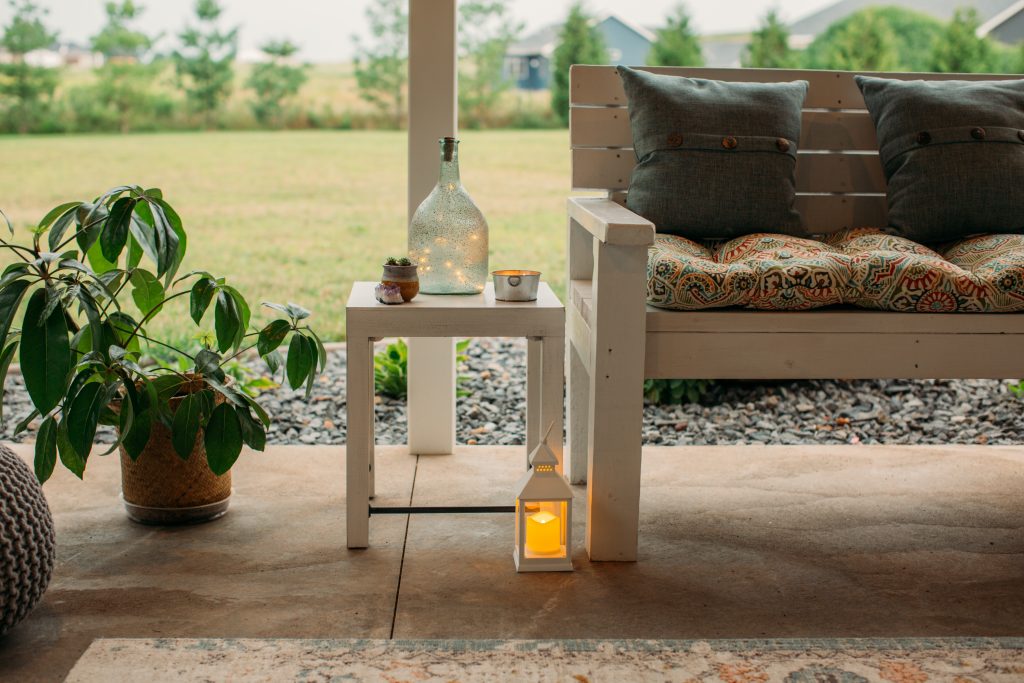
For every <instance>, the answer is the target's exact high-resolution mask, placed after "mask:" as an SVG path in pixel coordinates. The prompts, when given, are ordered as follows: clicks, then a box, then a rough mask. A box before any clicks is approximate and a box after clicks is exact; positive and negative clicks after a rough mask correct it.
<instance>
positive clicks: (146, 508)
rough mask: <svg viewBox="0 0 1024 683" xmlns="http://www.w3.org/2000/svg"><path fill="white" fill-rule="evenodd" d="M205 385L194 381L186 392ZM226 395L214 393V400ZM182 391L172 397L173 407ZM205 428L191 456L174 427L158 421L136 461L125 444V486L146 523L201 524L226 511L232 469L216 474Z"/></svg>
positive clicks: (135, 514)
mask: <svg viewBox="0 0 1024 683" xmlns="http://www.w3.org/2000/svg"><path fill="white" fill-rule="evenodd" d="M202 388H203V385H202V383H200V382H193V383H192V384H190V385H187V386H186V387H185V390H184V393H191V392H193V391H198V390H200V389H202ZM223 402H224V397H223V396H222V395H221V394H215V403H216V404H218V405H219V404H221V403H223ZM180 403H181V398H180V397H175V398H172V399H171V400H170V408H171V412H172V413H173V412H174V411H175V410H177V408H178V405H179V404H180ZM203 437H204V434H203V430H201V429H200V430H199V434H198V436H197V437H196V443H195V446H193V448H192V454H191V456H189V458H188V460H183V459H182V458H180V457H178V454H177V453H176V452H175V451H174V446H173V445H172V444H171V430H169V429H168V428H167V427H165V426H164V425H163V423H161V422H160V421H159V420H154V421H153V426H152V431H151V432H150V435H149V442H148V443H147V444H146V447H145V448H144V449H143V451H142V453H140V454H139V457H138V458H136V459H135V460H134V461H133V460H132V459H131V458H129V457H128V454H127V453H126V452H125V450H124V448H121V449H120V450H121V492H122V496H123V498H124V506H125V509H126V510H127V511H128V516H129V517H130V518H131V519H132V520H134V521H136V522H141V523H143V524H196V523H199V522H208V521H210V520H213V519H217V518H218V517H221V516H223V515H224V513H226V512H227V510H228V503H229V502H230V499H231V472H230V471H229V472H226V473H225V474H223V475H221V476H217V475H216V474H214V473H213V471H212V470H211V469H210V466H209V465H208V464H207V463H206V447H205V446H204V445H203Z"/></svg>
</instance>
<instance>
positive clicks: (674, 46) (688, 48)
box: [647, 3, 704, 66]
mask: <svg viewBox="0 0 1024 683" xmlns="http://www.w3.org/2000/svg"><path fill="white" fill-rule="evenodd" d="M655 34H656V35H657V38H656V39H655V41H654V43H652V44H651V51H650V54H648V55H647V62H648V63H649V64H650V65H651V66H703V65H704V55H703V53H702V52H701V48H700V38H698V37H697V34H696V33H695V32H694V30H693V28H692V27H691V26H690V13H689V12H688V11H687V10H686V5H684V4H682V3H679V4H678V5H676V6H675V7H674V8H673V9H672V13H671V14H669V16H668V18H667V19H666V22H665V27H664V28H659V29H658V30H657V31H655Z"/></svg>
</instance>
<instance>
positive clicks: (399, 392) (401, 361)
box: [373, 339, 469, 399]
mask: <svg viewBox="0 0 1024 683" xmlns="http://www.w3.org/2000/svg"><path fill="white" fill-rule="evenodd" d="M467 348H469V340H468V339H463V340H462V341H460V342H459V343H458V344H456V345H455V353H456V356H455V360H456V361H457V362H460V363H461V362H463V361H465V360H466V358H467V356H466V349H467ZM464 379H466V378H465V377H461V376H460V377H459V378H458V380H459V381H460V382H461V381H463V380H464ZM373 384H374V388H375V389H376V391H377V393H378V394H381V395H383V396H390V397H391V398H399V399H401V398H406V397H408V395H409V347H407V346H406V344H405V340H404V339H398V340H396V341H395V343H393V344H388V346H387V348H386V349H384V350H383V351H380V352H378V353H377V354H375V355H374V357H373ZM468 394H469V392H468V391H464V390H461V389H460V390H458V391H456V392H455V395H456V396H467V395H468Z"/></svg>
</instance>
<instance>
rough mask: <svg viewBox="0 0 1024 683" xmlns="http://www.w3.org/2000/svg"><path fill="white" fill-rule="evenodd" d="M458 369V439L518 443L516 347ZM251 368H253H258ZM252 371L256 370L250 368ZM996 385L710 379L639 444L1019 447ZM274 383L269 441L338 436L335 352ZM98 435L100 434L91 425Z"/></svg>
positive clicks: (520, 352)
mask: <svg viewBox="0 0 1024 683" xmlns="http://www.w3.org/2000/svg"><path fill="white" fill-rule="evenodd" d="M467 356H468V357H467V359H466V361H465V363H463V364H462V365H460V368H459V374H460V375H464V376H466V379H465V380H464V381H462V382H460V384H459V386H460V388H461V389H463V390H465V391H467V392H469V395H468V396H465V397H461V398H459V399H458V401H457V412H458V441H459V443H466V444H521V443H523V433H524V431H525V422H526V384H525V382H526V345H525V343H524V342H523V341H522V340H505V339H477V340H474V342H473V343H472V344H471V345H470V347H469V349H468V351H467ZM259 365H262V364H261V363H260V364H259ZM254 367H257V366H256V365H254ZM1008 383H1009V382H1007V381H1001V380H912V381H911V380H857V381H844V380H812V381H795V382H790V381H786V382H736V381H729V382H718V383H716V384H715V385H713V387H712V388H711V391H710V392H709V393H708V394H707V395H706V396H705V397H704V399H703V400H702V401H701V403H700V404H685V405H681V406H655V405H650V404H648V405H646V406H645V407H644V431H643V439H644V443H645V444H657V445H664V446H672V445H686V444H693V445H706V444H708V445H711V444H807V443H867V444H869V443H892V444H949V443H959V444H979V443H980V444H984V443H987V444H1020V443H1024V419H1022V418H1024V400H1022V399H1018V398H1017V397H1016V396H1014V395H1013V394H1012V393H1011V392H1010V391H1009V390H1008V389H1007V384H1008ZM302 396H303V395H302V393H301V392H297V391H292V390H290V389H287V388H284V387H281V388H278V389H274V390H271V391H268V392H266V393H265V394H264V396H263V397H262V398H261V401H263V402H264V405H265V406H266V407H267V409H268V411H269V412H270V414H271V415H272V416H273V417H274V418H275V422H274V423H273V425H272V426H271V428H270V430H269V433H268V442H269V443H278V444H283V443H301V444H341V443H344V441H345V400H344V397H345V353H344V351H334V352H331V353H330V354H329V361H328V367H327V372H326V374H325V375H324V376H322V377H321V378H320V379H319V380H318V381H317V382H316V384H315V386H314V389H313V394H312V396H311V397H310V400H309V402H308V403H307V402H306V401H305V400H303V397H302ZM30 410H31V405H30V403H29V401H28V396H27V394H25V391H24V384H23V382H22V379H21V377H20V375H17V374H15V373H12V374H11V375H10V376H9V377H8V378H7V386H6V393H5V395H4V422H3V423H2V428H0V439H4V440H8V441H23V440H26V439H33V438H34V437H35V434H34V431H35V428H36V427H37V425H33V426H32V427H30V429H29V431H28V432H26V433H23V434H21V435H19V436H18V437H12V432H13V431H14V427H15V425H16V424H17V422H18V421H19V420H21V419H22V418H23V417H24V416H25V415H27V414H28V413H29V411H30ZM376 416H377V443H380V444H401V443H405V441H406V411H405V401H404V400H395V399H391V398H387V397H378V398H377V404H376ZM98 439H99V440H101V441H110V440H111V439H112V436H111V434H110V433H109V431H101V433H100V434H99V435H98Z"/></svg>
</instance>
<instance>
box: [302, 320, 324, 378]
mask: <svg viewBox="0 0 1024 683" xmlns="http://www.w3.org/2000/svg"><path fill="white" fill-rule="evenodd" d="M306 331H307V332H309V334H310V335H312V338H313V339H314V340H315V341H316V344H315V346H316V355H317V358H318V362H319V363H320V370H321V371H323V370H325V369H326V368H327V349H326V348H325V347H324V343H323V342H322V341H320V337H319V336H318V335H317V333H316V332H314V331H313V330H311V329H310V330H306Z"/></svg>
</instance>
